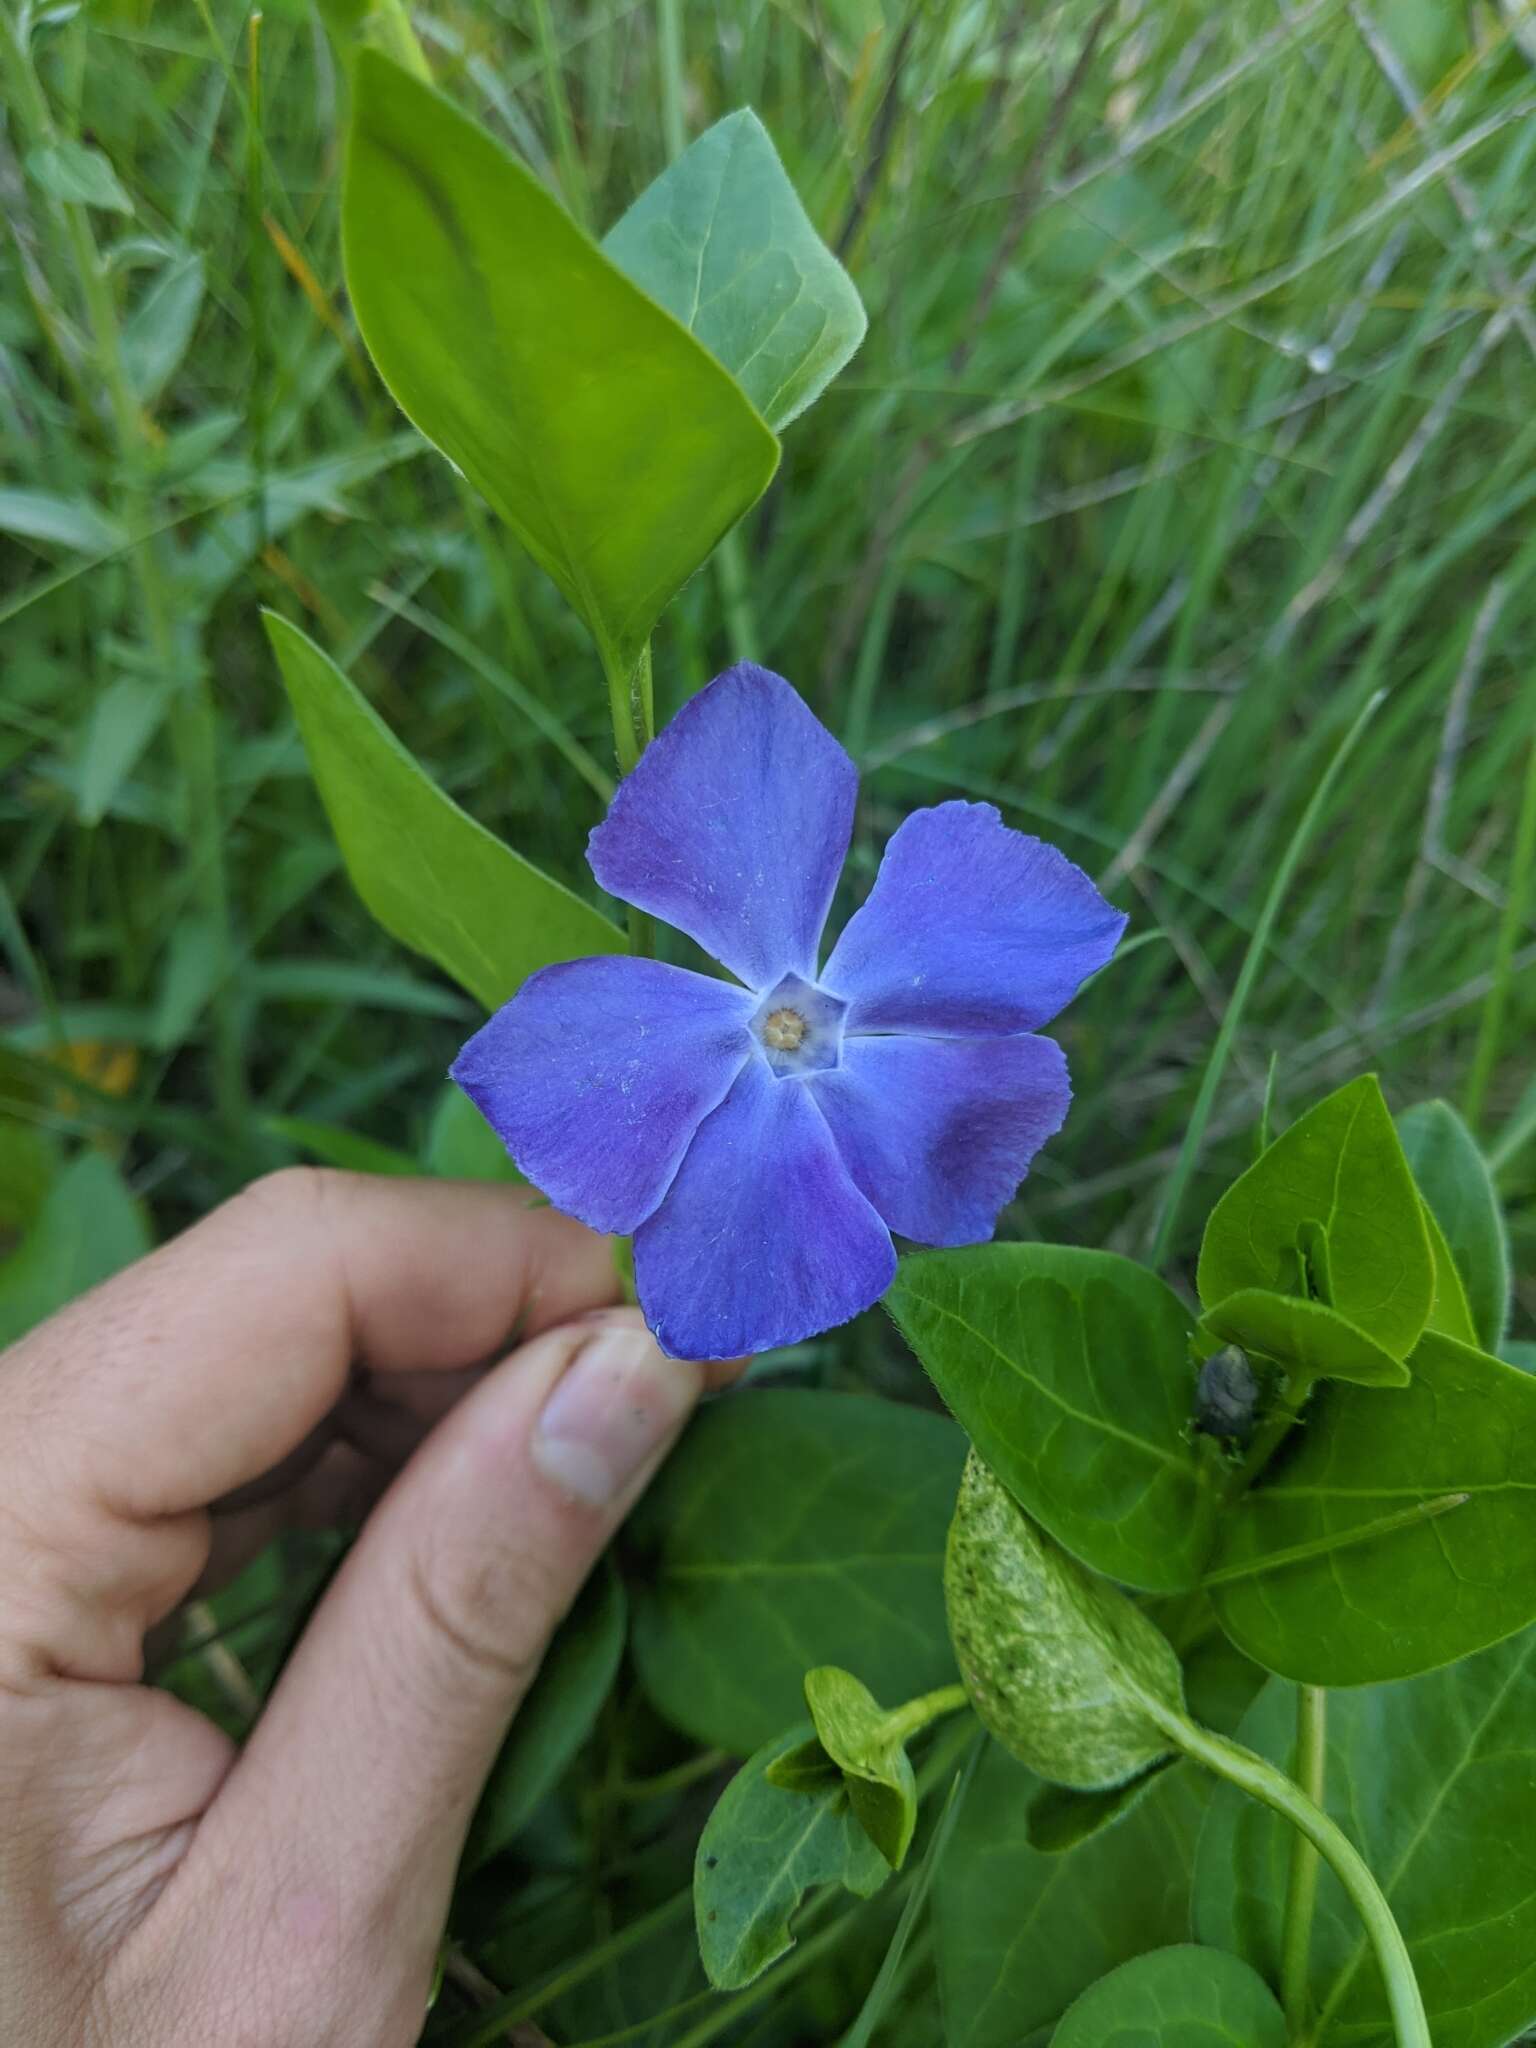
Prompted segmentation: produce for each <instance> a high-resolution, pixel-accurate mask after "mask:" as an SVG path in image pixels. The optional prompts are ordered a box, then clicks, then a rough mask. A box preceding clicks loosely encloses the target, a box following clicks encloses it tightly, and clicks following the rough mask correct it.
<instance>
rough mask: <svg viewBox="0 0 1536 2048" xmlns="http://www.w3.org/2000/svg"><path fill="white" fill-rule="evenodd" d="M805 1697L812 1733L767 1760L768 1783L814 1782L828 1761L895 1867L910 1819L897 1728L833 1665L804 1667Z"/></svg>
mask: <svg viewBox="0 0 1536 2048" xmlns="http://www.w3.org/2000/svg"><path fill="white" fill-rule="evenodd" d="M805 1698H806V1704H807V1705H808V1706H809V1707H810V1710H811V1723H812V1726H813V1727H814V1728H815V1730H816V1740H815V1741H814V1743H812V1744H809V1745H807V1748H806V1750H804V1751H796V1750H791V1751H790V1752H789V1753H788V1755H787V1756H785V1757H782V1758H781V1759H780V1760H779V1764H778V1765H771V1766H770V1767H769V1777H770V1780H771V1782H772V1783H773V1784H775V1785H783V1786H785V1787H786V1788H788V1789H795V1788H796V1787H797V1786H799V1787H803V1786H805V1785H807V1784H812V1783H815V1784H819V1783H821V1782H822V1780H823V1778H824V1775H825V1773H824V1771H817V1770H816V1758H817V1757H818V1756H819V1757H820V1758H821V1759H822V1761H823V1763H824V1764H825V1763H827V1762H830V1763H831V1764H832V1766H833V1767H834V1769H835V1770H836V1771H837V1773H838V1774H839V1775H840V1777H841V1779H842V1782H843V1785H844V1788H845V1790H846V1791H847V1794H848V1799H849V1803H850V1805H851V1806H852V1808H853V1814H854V1818H855V1819H856V1820H857V1821H858V1823H859V1826H860V1827H861V1828H863V1830H864V1832H865V1834H866V1835H868V1837H869V1839H870V1840H871V1841H872V1842H873V1843H874V1845H875V1847H876V1848H877V1849H878V1850H879V1851H880V1853H881V1855H882V1856H883V1857H884V1858H885V1860H886V1862H887V1863H889V1864H890V1866H891V1868H892V1869H893V1870H900V1868H901V1866H902V1864H903V1863H904V1862H905V1861H906V1857H907V1851H908V1849H909V1848H910V1847H911V1846H912V1832H913V1829H914V1828H915V1827H916V1826H917V1781H916V1779H915V1778H914V1776H913V1774H912V1764H911V1760H910V1759H909V1758H908V1756H907V1752H906V1746H905V1743H904V1740H903V1736H902V1731H901V1730H900V1729H899V1728H897V1727H893V1725H892V1717H891V1715H890V1714H888V1713H887V1711H886V1710H885V1708H884V1707H882V1706H881V1704H880V1702H879V1701H878V1700H877V1699H876V1698H875V1696H874V1694H873V1693H872V1692H871V1691H870V1690H869V1688H868V1686H865V1685H860V1683H859V1681H858V1680H857V1679H856V1678H855V1677H854V1676H853V1674H852V1672H850V1671H840V1670H839V1669H838V1667H837V1666H836V1665H835V1664H822V1665H818V1667H817V1668H816V1670H814V1671H808V1672H807V1673H806V1674H805Z"/></svg>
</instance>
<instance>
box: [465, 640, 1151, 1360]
mask: <svg viewBox="0 0 1536 2048" xmlns="http://www.w3.org/2000/svg"><path fill="white" fill-rule="evenodd" d="M857 786H858V774H857V771H856V769H855V768H854V765H853V762H852V761H851V760H850V759H849V757H848V755H847V754H846V753H845V752H844V751H843V749H842V748H841V747H840V746H839V745H838V743H837V741H836V740H835V739H834V738H833V737H832V735H831V734H830V733H829V732H828V731H827V730H826V728H825V727H824V726H823V725H822V724H821V723H820V722H819V721H818V720H817V719H816V718H815V717H814V716H813V714H812V713H811V712H810V711H809V710H808V709H807V707H806V706H805V704H803V703H802V702H801V700H800V698H799V697H798V696H797V695H796V693H795V691H794V690H793V689H792V688H791V687H790V685H789V684H788V683H787V682H785V681H784V679H783V678H782V677H781V676H776V675H772V674H770V673H769V672H768V671H767V670H766V669H761V668H756V667H754V666H753V665H752V664H751V663H750V662H742V663H740V664H739V665H738V666H737V667H735V668H732V669H728V670H727V671H726V672H725V674H724V675H722V676H718V677H716V679H715V681H714V682H712V683H711V684H710V685H709V686H708V688H707V689H704V690H701V691H700V692H699V694H698V695H697V696H696V697H695V698H693V699H692V701H691V702H690V703H688V704H687V705H685V706H684V708H683V709H682V710H681V711H680V712H679V713H678V715H677V716H676V718H674V719H673V721H672V723H671V724H670V725H669V726H668V727H667V728H666V729H665V731H664V732H662V733H661V734H660V735H659V736H658V737H657V738H656V739H655V740H654V741H653V742H652V743H651V745H650V746H649V747H647V749H646V750H645V753H644V754H643V755H642V756H641V758H640V761H639V763H638V765H637V766H636V767H635V769H634V770H633V772H632V773H631V774H629V775H628V776H626V777H625V779H624V781H623V782H622V783H621V784H620V785H619V788H618V790H617V791H616V792H615V795H614V799H613V803H612V805H611V806H610V808H609V812H608V815H607V817H606V818H605V819H604V820H603V822H602V823H601V824H600V825H599V826H598V827H597V828H596V829H595V831H594V832H593V833H592V836H591V839H590V841H589V843H588V849H587V858H588V860H589V862H590V863H591V867H592V872H593V874H594V875H595V876H596V877H597V879H598V881H599V882H600V883H601V885H602V886H603V888H604V889H606V890H608V891H609V892H610V893H611V894H612V895H614V896H619V897H622V898H623V899H624V900H625V901H626V902H628V903H632V904H634V905H636V906H637V907H638V908H639V909H641V910H645V911H650V912H652V913H654V914H655V915H656V916H658V917H661V918H664V919H665V920H666V921H667V922H668V923H670V924H673V925H676V926H677V927H678V928H679V929H680V930H682V931H684V932H686V933H688V935H689V936H690V937H691V938H693V939H696V940H697V941H698V943H699V944H700V945H701V946H702V947H704V949H705V950H706V951H707V952H709V953H710V954H712V955H713V957H714V958H715V959H716V960H718V961H720V962H721V963H722V964H723V965H724V966H725V967H726V968H727V969H728V970H729V971H730V973H731V974H732V975H734V976H735V977H736V979H735V981H724V980H715V979H712V978H710V977H709V976H707V975H703V974H695V973H691V972H689V971H688V970H686V969H684V968H681V967H669V966H665V965H663V964H662V963H661V962H660V961H656V960H645V959H638V958H629V957H622V956H609V957H605V958H602V959H595V960H570V961H566V962H563V963H562V964H560V965H558V966H555V967H546V968H543V969H542V970H541V971H540V972H539V973H537V974H533V975H530V977H529V978H528V980H527V981H526V982H525V983H524V984H523V986H522V988H521V989H519V990H518V992H517V994H516V995H515V996H514V997H513V998H512V1000H511V1001H510V1002H509V1003H507V1004H505V1005H504V1006H503V1007H502V1008H501V1009H500V1010H498V1011H497V1013H496V1015H495V1016H494V1017H492V1018H491V1020H490V1022H489V1023H487V1024H486V1025H485V1026H484V1027H483V1028H482V1029H481V1030H480V1031H478V1032H476V1034H475V1036H474V1037H473V1038H472V1039H471V1040H470V1041H469V1043H468V1044H467V1045H466V1046H465V1047H464V1050H463V1051H462V1052H461V1053H460V1055H459V1057H458V1060H457V1061H456V1062H455V1065H454V1068H453V1075H454V1079H455V1080H456V1081H457V1082H458V1083H459V1085H460V1086H461V1087H462V1088H463V1089H464V1090H465V1091H466V1093H467V1094H469V1095H470V1096H471V1097H472V1098H473V1100H474V1101H475V1102H476V1104H478V1106H479V1108H480V1110H481V1111H482V1112H483V1114H484V1115H485V1117H486V1118H487V1119H488V1121H489V1122H490V1123H491V1124H492V1126H493V1127H494V1128H495V1130H496V1131H497V1133H498V1134H499V1135H500V1137H501V1138H502V1140H503V1142H504V1143H505V1144H506V1146H507V1149H508V1150H509V1151H510V1152H511V1153H512V1155H513V1157H514V1158H515V1159H516V1161H517V1163H518V1165H519V1166H520V1167H521V1168H522V1170H523V1172H524V1173H526V1174H527V1176H528V1178H529V1179H530V1180H531V1181H533V1182H534V1183H535V1185H536V1186H538V1187H540V1188H542V1189H543V1191H544V1192H545V1193H546V1194H547V1195H548V1196H549V1198H550V1200H551V1201H552V1202H553V1203H554V1204H555V1205H556V1207H557V1208H560V1209H564V1210H566V1211H568V1212H569V1214H571V1215H573V1216H577V1217H580V1219H581V1220H582V1221H583V1222H584V1223H588V1224H590V1225H591V1226H592V1227H593V1228H594V1229H595V1230H603V1231H616V1232H621V1233H632V1234H633V1237H634V1255H635V1285H636V1290H637V1292H638V1294H639V1296H640V1304H641V1307H642V1308H643V1309H644V1311H645V1315H646V1320H647V1321H648V1322H649V1324H650V1326H651V1328H652V1330H653V1331H654V1332H655V1334H656V1337H657V1339H658V1341H659V1342H660V1343H661V1344H662V1346H663V1347H664V1348H665V1349H666V1350H667V1351H669V1352H671V1353H672V1355H673V1356H674V1357H678V1358H725V1357H734V1356H737V1355H739V1354H741V1353H744V1352H751V1351H763V1350H767V1349H768V1348H769V1347H771V1346H773V1345H777V1344H790V1343H795V1342H798V1341H799V1340H801V1339H802V1338H806V1337H810V1336H813V1335H815V1334H816V1332H818V1331H820V1330H825V1329H829V1328H831V1327H832V1325H834V1324H836V1323H842V1322H846V1321H847V1319H848V1318H849V1317H850V1316H853V1315H857V1314H858V1312H859V1311H860V1310H861V1309H864V1308H867V1307H869V1305H870V1304H871V1303H872V1302H875V1301H877V1300H878V1299H879V1298H880V1296H881V1295H882V1294H883V1293H884V1292H885V1290H886V1288H887V1287H888V1286H889V1285H890V1282H891V1279H892V1277H893V1275H894V1273H895V1270H896V1254H895V1249H894V1247H893V1245H892V1242H891V1234H892V1232H893V1231H894V1232H896V1233H897V1234H898V1235H900V1236H902V1237H906V1238H912V1239H915V1240H917V1241H918V1242H919V1243H921V1244H929V1245H957V1244H976V1243H980V1242H983V1241H984V1240H985V1239H987V1238H989V1237H990V1236H991V1235H992V1232H993V1228H994V1226H995V1224H996V1221H997V1216H998V1212H999V1211H1000V1210H1001V1209H1002V1208H1003V1206H1004V1204H1005V1203H1006V1202H1008V1201H1009V1200H1010V1199H1011V1197H1012V1195H1013V1193H1014V1191H1015V1189H1016V1188H1017V1187H1018V1184H1019V1182H1020V1181H1021V1180H1022V1179H1023V1177H1024V1175H1025V1172H1026V1170H1027V1169H1028V1166H1029V1162H1030V1160H1031V1159H1032V1158H1033V1157H1034V1155H1035V1153H1036V1152H1037V1151H1038V1149H1039V1148H1040V1146H1041V1145H1042V1144H1043V1143H1044V1142H1045V1140H1046V1139H1047V1138H1049V1137H1050V1136H1052V1135H1053V1133H1054V1132H1056V1131H1057V1130H1059V1129H1060V1128H1061V1124H1062V1120H1063V1118H1064V1117H1065V1115H1066V1111H1067V1104H1068V1102H1069V1101H1070V1099H1071V1091H1070V1089H1069V1088H1068V1086H1067V1068H1066V1060H1065V1058H1064V1057H1063V1054H1062V1052H1061V1048H1060V1047H1059V1046H1058V1045H1056V1044H1055V1042H1054V1041H1053V1040H1051V1039H1048V1038H1039V1037H1036V1036H1035V1035H1034V1034H1035V1031H1036V1029H1037V1027H1038V1026H1039V1025H1041V1024H1044V1023H1045V1022H1046V1021H1047V1020H1048V1019H1049V1018H1051V1017H1054V1016H1055V1014H1056V1012H1057V1011H1058V1010H1060V1009H1061V1008H1062V1007H1063V1006H1064V1005H1065V1004H1066V1003H1068V1002H1069V1001H1070V1000H1071V998H1072V997H1073V995H1074V994H1075V993H1076V992H1077V989H1078V988H1079V986H1080V985H1081V983H1082V982H1083V980H1084V979H1085V978H1086V977H1087V976H1088V975H1089V974H1091V973H1092V972H1093V971H1094V970H1095V969H1096V968H1098V967H1102V966H1103V964H1104V962H1105V961H1106V960H1107V959H1108V958H1109V956H1110V954H1111V953H1112V952H1113V951H1114V949H1115V945H1116V942H1117V941H1118V939H1119V937H1120V934H1121V931H1122V930H1123V929H1124V926H1125V918H1124V916H1123V915H1122V914H1121V912H1119V911H1118V910H1115V909H1114V908H1112V906H1111V905H1110V904H1108V903H1106V902H1105V900H1104V898H1103V897H1102V896H1101V895H1100V894H1099V892H1098V890H1097V889H1096V888H1095V887H1094V885H1093V883H1092V882H1091V881H1089V879H1088V877H1087V876H1086V875H1085V874H1083V872H1082V871H1081V869H1079V868H1076V867H1074V866H1073V865H1072V863H1071V862H1070V861H1069V860H1068V859H1067V858H1066V856H1065V855H1064V854H1062V853H1059V852H1058V851H1057V850H1056V848H1055V847H1053V846H1048V845H1046V844H1045V843H1044V842H1043V841H1042V840H1039V839H1032V838H1029V837H1027V836H1026V835H1025V834H1024V833H1022V832H1014V831H1012V830H1010V829H1009V828H1008V827H1007V826H1005V825H1004V824H1003V822H1002V819H1001V818H1000V817H999V815H998V813H997V811H996V810H995V809H994V807H993V806H992V805H991V804H978V803H964V802H951V803H941V804H936V805H934V806H933V807H932V808H930V809H926V810H920V811H915V812H914V813H913V814H912V815H911V816H910V817H909V818H908V819H907V820H906V821H905V823H904V824H902V826H901V827H900V828H899V830H898V831H897V832H896V833H895V835H894V836H893V837H892V839H891V841H890V844H889V845H888V846H887V847H886V850H885V857H884V859H883V861H882V862H881V866H880V871H879V873H878V875H877V876H876V877H875V883H874V887H873V888H872V889H871V891H870V893H869V896H868V899H867V900H866V902H865V903H864V905H863V907H862V908H861V909H859V910H858V911H856V912H855V913H854V915H853V917H852V918H851V919H850V920H849V922H848V924H847V926H846V927H845V929H844V931H843V934H842V937H841V938H840V939H839V940H838V942H837V944H836V945H835V946H834V947H833V949H832V952H831V955H830V956H829V958H828V959H827V961H826V964H825V965H824V966H822V967H821V968H820V969H819V971H818V964H817V963H818V955H819V948H820V941H821V934H822V927H823V925H824V924H825V922H826V917H827V912H828V910H829V909H830V907H831V903H832V895H833V891H834V890H835V888H836V886H837V880H838V876H839V874H840V872H841V870H842V865H843V860H844V857H845V855H846V854H847V851H848V843H849V839H850V837H851V834H852V829H853V810H854V799H855V796H856V793H857Z"/></svg>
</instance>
